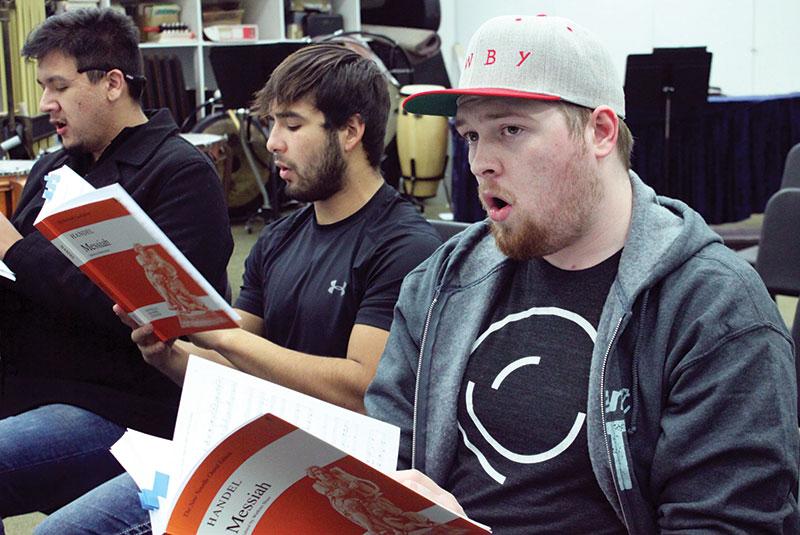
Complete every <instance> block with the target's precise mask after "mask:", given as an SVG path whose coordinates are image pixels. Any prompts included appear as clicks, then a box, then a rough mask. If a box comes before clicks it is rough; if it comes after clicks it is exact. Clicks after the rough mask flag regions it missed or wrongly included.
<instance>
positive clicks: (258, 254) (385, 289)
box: [236, 184, 441, 357]
mask: <svg viewBox="0 0 800 535" xmlns="http://www.w3.org/2000/svg"><path fill="white" fill-rule="evenodd" d="M440 244H441V240H440V239H439V235H438V234H437V233H436V231H435V230H434V229H433V227H431V226H430V224H429V223H427V222H426V221H425V219H424V218H423V217H422V216H421V215H420V214H419V212H418V211H417V210H416V208H415V207H414V206H413V205H412V204H411V203H409V202H408V201H406V200H404V199H403V198H402V197H400V195H399V194H398V192H397V191H396V190H394V189H393V188H391V187H390V186H388V185H386V184H384V185H383V186H382V187H381V188H380V189H379V190H378V192H377V193H375V195H374V196H373V197H372V199H370V200H369V202H367V204H366V205H364V206H363V207H362V208H361V209H360V210H359V211H358V212H356V213H355V214H353V215H352V216H350V217H348V218H347V219H344V220H342V221H339V222H337V223H333V224H330V225H319V224H317V221H316V217H315V215H314V208H313V206H312V205H308V206H306V207H304V208H302V209H300V210H298V211H297V212H295V213H293V214H291V215H289V216H287V217H285V218H283V219H280V220H278V221H276V222H275V223H273V224H271V225H268V226H267V227H266V228H264V230H263V231H262V233H261V236H260V237H259V239H258V241H257V242H256V244H255V245H254V246H253V249H252V251H251V252H250V255H249V256H248V258H247V260H246V261H245V272H244V281H243V284H242V290H241V293H240V295H239V298H238V299H237V301H236V307H237V308H240V309H242V310H244V311H246V312H250V313H251V314H255V315H257V316H260V317H261V318H263V319H264V333H265V335H266V338H267V339H269V340H270V341H272V342H274V343H276V344H278V345H280V346H283V347H287V348H289V349H294V350H297V351H301V352H304V353H310V354H313V355H324V356H335V357H345V356H346V355H347V344H348V340H349V338H350V331H351V330H352V328H353V325H354V324H356V323H358V324H364V325H370V326H373V327H378V328H380V329H384V330H387V331H388V330H389V327H390V325H391V323H392V314H393V310H394V305H395V302H396V301H397V296H398V294H399V292H400V284H401V282H402V280H403V277H405V275H406V274H407V273H408V272H409V271H411V270H412V269H413V268H414V267H416V266H417V265H418V264H419V263H420V262H422V261H423V260H424V259H425V258H427V257H428V256H429V255H430V254H431V253H432V252H433V251H434V250H435V249H436V247H438V246H439V245H440Z"/></svg>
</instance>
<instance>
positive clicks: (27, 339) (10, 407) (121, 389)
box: [0, 110, 233, 436]
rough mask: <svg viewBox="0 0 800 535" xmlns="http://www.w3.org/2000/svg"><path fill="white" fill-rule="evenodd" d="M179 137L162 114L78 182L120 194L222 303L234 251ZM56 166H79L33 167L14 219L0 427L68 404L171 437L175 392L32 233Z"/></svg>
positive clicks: (208, 188)
mask: <svg viewBox="0 0 800 535" xmlns="http://www.w3.org/2000/svg"><path fill="white" fill-rule="evenodd" d="M177 132H178V130H177V127H176V126H175V123H174V122H173V120H172V118H171V117H170V115H169V112H167V111H166V110H160V111H158V112H156V113H155V114H154V115H152V116H151V118H150V120H149V122H148V123H146V124H144V125H142V126H139V127H135V128H132V129H125V130H124V131H123V132H122V133H121V134H120V135H119V136H118V137H117V139H115V140H114V142H112V144H111V145H110V146H109V147H108V148H107V149H106V150H105V152H104V153H103V155H102V156H101V158H100V160H99V161H98V162H97V163H96V164H95V165H93V166H92V167H91V168H90V170H89V171H88V173H87V174H85V178H86V180H87V181H88V182H89V183H91V184H92V185H93V186H95V187H98V188H99V187H102V186H106V185H109V184H112V183H115V182H117V183H119V184H120V185H121V186H122V187H124V188H125V190H126V191H127V192H128V193H130V194H131V196H132V197H133V198H134V199H135V200H136V202H138V203H139V205H140V206H141V207H142V209H143V210H144V211H145V212H147V214H148V215H149V216H150V217H151V218H152V219H153V221H154V222H155V223H156V224H157V225H158V226H159V227H160V228H161V230H163V231H164V232H165V233H166V234H167V236H169V237H170V239H171V240H172V241H173V242H174V243H175V245H176V246H177V247H178V249H180V250H181V251H182V252H183V253H184V254H185V255H186V257H187V258H188V259H189V261H190V262H191V263H192V264H194V265H195V267H197V269H198V270H199V271H200V272H201V273H202V274H203V276H205V277H206V279H208V281H209V282H210V283H211V284H212V285H213V286H214V287H215V288H217V290H218V291H220V293H221V292H222V291H224V288H225V285H226V272H225V270H226V267H227V263H228V259H229V258H230V254H231V252H232V249H233V240H232V238H231V233H230V225H229V221H228V215H227V209H226V206H225V201H224V198H223V193H222V188H221V185H220V181H219V178H218V176H217V174H216V171H215V169H214V167H213V166H212V165H211V163H210V162H209V161H208V159H207V158H206V157H205V156H204V155H203V154H202V153H200V152H199V151H198V150H197V149H195V148H194V147H192V145H191V144H190V143H188V142H187V141H185V140H184V139H182V138H181V137H180V136H178V135H177ZM64 164H67V165H70V167H73V169H76V167H77V169H76V170H78V169H80V166H81V162H80V161H79V160H78V159H77V158H76V157H75V156H74V155H70V154H68V153H67V152H66V151H64V150H61V151H58V152H55V153H53V154H50V155H47V156H44V157H42V158H41V159H40V160H39V161H38V162H37V163H36V164H35V165H34V167H33V169H32V170H31V174H30V176H29V178H28V182H27V184H26V186H25V189H24V191H23V194H22V198H21V199H20V203H19V206H18V207H17V210H16V212H15V213H14V216H13V217H12V220H11V221H12V223H13V224H14V226H15V227H16V228H17V230H19V232H20V233H21V234H22V235H23V239H22V240H20V241H18V242H17V243H16V244H14V245H13V246H12V247H11V248H10V249H9V250H8V252H7V254H6V256H5V263H6V264H8V266H9V267H10V268H11V269H12V270H13V271H14V272H15V273H16V275H17V281H16V282H11V281H8V280H6V279H2V281H0V365H1V366H2V384H1V385H0V387H2V390H1V391H0V417H5V416H8V415H12V414H16V413H19V412H22V411H25V410H28V409H31V408H35V407H37V406H41V405H43V404H49V403H67V404H72V405H76V406H79V407H82V408H85V409H87V410H90V411H93V412H95V413H97V414H99V415H101V416H103V417H105V418H107V419H109V420H111V421H113V422H115V423H117V424H119V425H121V426H123V427H132V428H135V429H139V430H142V431H145V432H148V433H156V434H159V435H162V436H170V435H171V433H172V427H173V424H174V418H175V413H176V410H177V403H178V399H179V396H180V390H179V388H178V387H177V386H176V385H175V384H174V383H172V381H170V380H169V379H168V378H166V377H165V376H163V375H162V374H161V373H160V372H158V371H157V370H156V369H155V368H152V367H151V366H149V365H148V364H146V363H145V362H144V360H143V359H142V356H141V354H140V353H139V351H138V349H137V348H136V346H135V345H134V344H133V343H132V342H131V340H130V329H129V328H128V327H126V326H125V325H123V324H122V323H121V322H120V321H119V319H118V318H117V317H116V316H115V315H114V313H113V312H112V310H111V306H112V302H111V300H110V299H109V298H108V297H106V296H105V294H104V293H103V292H102V291H101V290H100V289H99V288H98V287H97V286H95V285H94V284H93V283H92V282H91V281H90V280H89V279H88V278H87V277H86V276H84V275H83V273H82V272H81V271H80V270H78V268H76V267H75V266H74V265H72V263H70V261H69V260H68V259H67V258H66V257H65V256H64V255H62V254H61V252H59V251H58V250H57V249H56V248H55V247H54V246H53V245H51V244H50V242H48V241H47V239H45V238H44V237H43V236H42V235H41V234H40V233H39V232H38V231H37V230H36V229H35V228H34V227H33V221H34V219H35V218H36V216H37V214H38V213H39V210H40V209H41V206H42V204H43V202H44V201H43V199H42V191H43V189H44V176H45V175H46V174H47V173H48V172H50V171H51V170H54V169H56V168H58V167H61V166H62V165H64ZM79 172H80V171H79Z"/></svg>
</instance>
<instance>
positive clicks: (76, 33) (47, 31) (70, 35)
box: [21, 8, 144, 102]
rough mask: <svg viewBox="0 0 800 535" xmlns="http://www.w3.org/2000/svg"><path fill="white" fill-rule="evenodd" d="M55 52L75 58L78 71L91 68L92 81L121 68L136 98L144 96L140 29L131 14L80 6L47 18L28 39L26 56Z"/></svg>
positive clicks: (137, 99)
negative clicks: (106, 72) (129, 15)
mask: <svg viewBox="0 0 800 535" xmlns="http://www.w3.org/2000/svg"><path fill="white" fill-rule="evenodd" d="M51 52H60V53H62V54H64V55H66V56H70V57H72V58H75V63H76V66H77V68H78V71H81V69H86V68H87V67H92V68H96V70H88V71H87V74H86V75H87V76H88V77H89V80H90V81H91V82H92V83H96V82H98V81H99V80H100V79H102V72H103V71H108V70H111V69H119V70H121V71H122V72H123V73H125V74H126V75H128V76H132V77H137V78H136V80H135V81H130V80H129V79H128V93H129V94H130V96H131V98H133V99H134V100H135V101H137V102H140V101H141V97H142V89H143V85H144V84H143V83H142V81H143V79H142V78H140V77H141V76H142V70H143V68H142V54H141V52H140V51H139V30H138V29H137V28H136V26H135V25H134V23H133V21H132V20H131V19H130V17H128V16H127V15H125V14H123V13H119V12H117V11H115V10H113V9H96V8H89V9H79V10H76V11H67V12H66V13H62V14H60V15H55V16H52V17H49V18H47V19H45V21H44V22H43V23H42V24H41V25H40V26H38V27H37V28H35V29H34V30H33V31H32V32H31V33H30V34H29V35H28V38H27V39H26V40H25V45H24V46H23V47H22V51H21V53H22V55H23V56H24V57H26V58H30V59H37V60H40V59H42V58H44V57H45V56H47V55H48V54H50V53H51Z"/></svg>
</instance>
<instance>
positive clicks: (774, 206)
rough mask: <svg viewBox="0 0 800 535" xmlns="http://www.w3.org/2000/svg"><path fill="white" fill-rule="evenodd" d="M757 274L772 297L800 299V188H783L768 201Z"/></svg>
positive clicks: (759, 249) (757, 260)
mask: <svg viewBox="0 0 800 535" xmlns="http://www.w3.org/2000/svg"><path fill="white" fill-rule="evenodd" d="M756 271H758V274H759V275H761V278H762V279H763V280H764V284H765V285H766V286H767V290H769V292H770V293H771V294H773V295H775V294H781V295H794V296H800V188H785V189H780V190H778V191H777V192H776V193H775V194H774V195H773V196H772V197H770V199H769V202H767V208H766V209H765V210H764V222H763V224H762V226H761V238H760V240H759V247H758V256H757V258H756Z"/></svg>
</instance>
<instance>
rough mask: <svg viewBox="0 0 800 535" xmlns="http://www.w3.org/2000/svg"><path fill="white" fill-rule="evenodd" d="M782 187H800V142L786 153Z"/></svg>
mask: <svg viewBox="0 0 800 535" xmlns="http://www.w3.org/2000/svg"><path fill="white" fill-rule="evenodd" d="M781 188H800V143H798V144H797V145H795V146H794V147H792V148H791V149H789V153H788V154H787V155H786V163H785V164H784V165H783V177H782V178H781Z"/></svg>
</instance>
